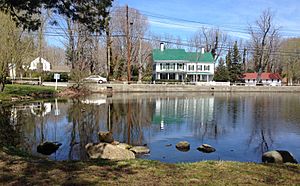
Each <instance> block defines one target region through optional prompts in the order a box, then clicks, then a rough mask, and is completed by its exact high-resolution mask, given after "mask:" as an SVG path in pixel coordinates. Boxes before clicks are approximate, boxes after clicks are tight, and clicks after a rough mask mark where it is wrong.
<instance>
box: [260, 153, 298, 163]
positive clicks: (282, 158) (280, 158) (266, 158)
mask: <svg viewBox="0 0 300 186" xmlns="http://www.w3.org/2000/svg"><path fill="white" fill-rule="evenodd" d="M262 162H264V163H298V162H297V160H296V159H295V158H294V157H293V155H292V154H291V153H290V152H288V151H285V150H274V151H268V152H265V153H264V154H263V155H262Z"/></svg>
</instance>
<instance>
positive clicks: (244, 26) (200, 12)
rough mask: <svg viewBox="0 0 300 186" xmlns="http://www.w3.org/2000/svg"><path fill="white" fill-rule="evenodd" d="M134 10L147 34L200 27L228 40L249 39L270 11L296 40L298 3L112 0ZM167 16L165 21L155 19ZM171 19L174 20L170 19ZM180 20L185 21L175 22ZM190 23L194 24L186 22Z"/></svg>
mask: <svg viewBox="0 0 300 186" xmlns="http://www.w3.org/2000/svg"><path fill="white" fill-rule="evenodd" d="M126 4H128V6H129V7H131V8H135V9H138V10H139V11H140V12H141V13H142V14H144V15H146V16H147V17H148V21H149V25H150V31H151V32H153V33H155V34H157V35H161V36H164V35H167V34H168V35H173V36H174V37H175V38H176V37H177V36H180V37H181V38H182V39H183V40H186V39H188V38H189V37H191V36H192V35H194V34H195V33H196V31H197V30H199V29H201V28H202V27H208V28H209V27H215V28H220V29H221V30H223V31H225V32H227V33H228V34H229V35H230V36H232V37H238V38H244V39H247V38H249V35H248V28H249V24H254V22H255V20H257V19H258V18H259V16H260V15H261V14H262V12H263V11H264V10H267V9H270V10H271V11H272V12H273V13H274V15H275V17H274V22H275V24H276V25H277V26H278V27H279V26H280V29H281V30H280V34H281V36H284V37H300V0H115V1H114V5H120V6H124V5H126ZM156 16H159V17H161V16H163V17H165V16H167V17H168V18H169V19H162V18H157V17H156ZM174 19H175V20H174ZM176 19H184V20H187V21H179V20H176ZM189 21H194V22H189ZM47 41H48V43H49V44H50V45H56V46H60V47H63V44H62V41H65V40H64V39H62V38H61V37H57V36H53V37H50V36H48V37H47Z"/></svg>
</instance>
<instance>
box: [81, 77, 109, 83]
mask: <svg viewBox="0 0 300 186" xmlns="http://www.w3.org/2000/svg"><path fill="white" fill-rule="evenodd" d="M83 81H88V82H97V83H100V84H101V83H107V79H106V78H105V77H101V76H99V75H91V76H89V77H87V78H84V79H83Z"/></svg>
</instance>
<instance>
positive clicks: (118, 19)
mask: <svg viewBox="0 0 300 186" xmlns="http://www.w3.org/2000/svg"><path fill="white" fill-rule="evenodd" d="M128 12H129V13H128V14H129V23H130V24H129V39H130V46H131V49H130V51H131V65H132V66H133V67H135V68H131V69H138V72H139V74H140V75H139V77H140V78H141V77H142V75H141V73H142V69H143V67H144V63H145V62H146V61H147V60H148V58H149V56H150V52H151V50H150V48H149V47H148V46H149V45H148V43H147V41H146V40H144V39H143V38H144V36H145V33H146V32H147V30H148V20H147V18H146V17H145V16H143V15H142V14H141V13H140V12H139V11H138V10H136V9H133V8H129V11H128ZM125 13H126V10H125V7H117V8H115V9H114V10H113V11H112V14H111V19H110V23H109V30H110V32H111V36H114V37H112V38H111V40H110V41H111V42H112V44H111V48H112V49H111V50H113V52H112V59H113V61H112V62H111V63H112V66H113V68H115V69H114V71H115V78H119V79H122V76H123V75H125V74H123V72H125V71H124V68H125V64H124V63H123V62H124V61H125V60H127V55H126V54H127V42H126V38H125V37H124V36H125V35H126V33H127V32H126V17H125ZM140 78H139V80H140Z"/></svg>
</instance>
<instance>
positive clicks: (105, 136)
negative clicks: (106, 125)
mask: <svg viewBox="0 0 300 186" xmlns="http://www.w3.org/2000/svg"><path fill="white" fill-rule="evenodd" d="M98 135H99V140H100V142H104V143H112V142H113V141H114V137H113V134H112V132H103V131H100V132H98Z"/></svg>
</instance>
